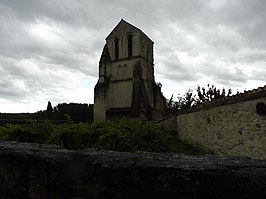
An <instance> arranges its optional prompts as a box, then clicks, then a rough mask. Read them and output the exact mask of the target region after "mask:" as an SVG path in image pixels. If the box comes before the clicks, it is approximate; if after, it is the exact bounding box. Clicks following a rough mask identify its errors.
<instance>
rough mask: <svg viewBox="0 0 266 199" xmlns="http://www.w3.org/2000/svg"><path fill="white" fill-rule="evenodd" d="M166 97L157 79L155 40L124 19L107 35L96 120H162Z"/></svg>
mask: <svg viewBox="0 0 266 199" xmlns="http://www.w3.org/2000/svg"><path fill="white" fill-rule="evenodd" d="M164 112H165V98H164V96H163V95H162V93H161V88H160V87H159V86H158V85H156V84H155V81H154V64H153V41H152V40H151V39H150V38H149V37H148V36H147V35H146V34H144V33H143V32H142V31H141V30H140V29H138V28H137V27H135V26H133V25H131V24H129V23H128V22H126V21H124V20H123V19H122V20H121V21H120V22H119V23H118V24H117V26H116V27H115V28H114V29H113V31H112V32H111V33H110V34H109V35H108V36H107V38H106V44H105V46H104V48H103V52H102V55H101V58H100V62H99V79H98V82H97V84H96V85H95V88H94V121H95V122H100V121H106V120H117V119H120V118H122V117H130V118H142V119H146V120H157V119H161V118H162V117H163V115H164Z"/></svg>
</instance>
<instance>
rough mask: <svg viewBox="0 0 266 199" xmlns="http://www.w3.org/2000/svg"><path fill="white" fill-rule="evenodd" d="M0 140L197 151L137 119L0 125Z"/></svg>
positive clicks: (161, 130)
mask: <svg viewBox="0 0 266 199" xmlns="http://www.w3.org/2000/svg"><path fill="white" fill-rule="evenodd" d="M0 139H1V140H15V141H19V142H35V143H46V144H56V145H61V146H63V147H65V148H67V149H74V150H76V149H85V148H98V149H105V150H115V151H127V152H134V151H153V152H179V153H185V154H193V153H195V154H198V153H201V152H200V151H199V150H198V149H194V148H193V147H191V146H190V145H187V144H184V143H182V142H180V141H178V140H177V139H174V137H173V135H171V134H169V133H168V132H166V131H165V130H163V129H162V128H161V127H160V126H158V125H156V124H154V123H152V122H145V121H139V120H134V121H130V120H120V121H117V122H106V123H95V124H83V123H80V124H74V123H72V122H69V123H65V124H62V125H55V124H53V123H51V122H50V121H49V120H47V121H45V122H43V123H40V122H36V121H29V122H27V123H26V124H24V125H6V126H0Z"/></svg>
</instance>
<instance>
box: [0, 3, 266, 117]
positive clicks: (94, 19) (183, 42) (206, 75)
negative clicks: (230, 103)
mask: <svg viewBox="0 0 266 199" xmlns="http://www.w3.org/2000/svg"><path fill="white" fill-rule="evenodd" d="M265 10H266V1H265V0H164V1H157V0H112V1H110V0H50V1H45V0H0V112H36V111H38V110H43V109H46V106H47V102H48V101H51V102H52V105H53V106H55V105H57V104H58V103H63V102H67V103H69V102H76V103H93V89H94V85H95V84H96V82H97V76H98V62H99V58H100V55H101V52H102V48H103V46H104V43H105V38H106V36H107V35H108V34H109V33H110V31H111V30H112V29H113V28H114V27H115V26H116V24H117V23H118V22H119V21H120V20H121V18H123V19H124V20H126V21H128V22H129V23H131V24H133V25H135V26H137V27H138V28H140V29H141V30H143V32H145V33H146V34H147V35H148V36H149V37H150V38H151V39H152V40H153V41H154V43H155V46H154V49H155V50H154V58H155V79H156V81H157V82H161V83H162V85H163V87H162V91H163V93H164V95H165V96H166V98H170V96H171V94H174V96H177V94H183V93H184V92H185V91H186V90H187V89H188V88H196V87H197V85H201V86H206V85H207V83H211V84H215V85H216V86H217V87H225V88H232V89H233V91H235V92H236V91H237V90H239V91H243V90H244V89H247V90H249V89H252V88H256V87H259V86H264V85H265V84H266V81H265V77H266V12H265Z"/></svg>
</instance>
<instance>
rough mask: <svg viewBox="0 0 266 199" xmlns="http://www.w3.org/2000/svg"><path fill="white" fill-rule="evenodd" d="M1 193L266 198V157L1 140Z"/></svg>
mask: <svg viewBox="0 0 266 199" xmlns="http://www.w3.org/2000/svg"><path fill="white" fill-rule="evenodd" d="M0 198H118V199H119V198H129V199H131V198H132V199H133V198H156V199H160V198H163V199H166V198H266V161H265V160H255V159H250V158H243V157H223V156H212V155H205V156H186V155H180V154H159V153H150V152H136V153H127V152H114V151H102V150H96V149H86V150H82V151H72V150H66V149H63V148H61V147H59V146H54V145H42V144H33V143H18V142H2V141H0Z"/></svg>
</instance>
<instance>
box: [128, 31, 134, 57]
mask: <svg viewBox="0 0 266 199" xmlns="http://www.w3.org/2000/svg"><path fill="white" fill-rule="evenodd" d="M132 40H133V36H132V35H131V34H130V35H128V37H127V55H128V57H132V55H133V43H132Z"/></svg>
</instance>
